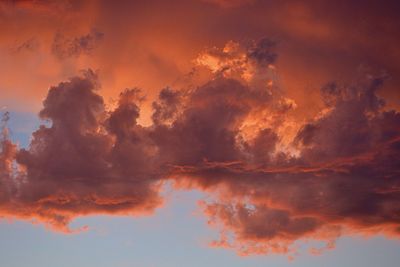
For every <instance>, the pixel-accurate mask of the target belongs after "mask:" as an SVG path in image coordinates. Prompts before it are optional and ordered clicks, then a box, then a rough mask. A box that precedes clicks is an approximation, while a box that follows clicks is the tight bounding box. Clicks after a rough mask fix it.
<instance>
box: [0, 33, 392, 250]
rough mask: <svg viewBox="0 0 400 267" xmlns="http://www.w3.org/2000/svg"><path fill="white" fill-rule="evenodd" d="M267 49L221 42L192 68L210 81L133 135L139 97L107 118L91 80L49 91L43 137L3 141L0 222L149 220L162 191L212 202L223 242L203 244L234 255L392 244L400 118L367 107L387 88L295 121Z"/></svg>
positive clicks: (60, 225)
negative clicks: (191, 193) (346, 242)
mask: <svg viewBox="0 0 400 267" xmlns="http://www.w3.org/2000/svg"><path fill="white" fill-rule="evenodd" d="M274 45H275V44H274V42H272V41H271V40H269V39H262V40H261V41H259V42H251V43H250V44H249V45H244V44H240V43H235V42H229V43H228V44H227V45H226V46H225V47H224V48H223V49H218V48H213V49H212V50H211V51H205V52H204V53H202V54H200V55H199V57H198V60H197V64H198V65H200V67H206V68H208V69H210V70H211V73H212V75H211V77H212V78H211V79H210V80H208V81H206V82H205V83H203V84H201V85H199V86H196V87H189V88H170V87H166V88H164V89H162V90H161V91H160V93H159V97H158V99H157V100H156V101H155V102H154V103H153V105H152V107H153V113H152V117H151V118H152V124H150V125H148V126H143V125H140V124H139V123H138V118H139V116H140V107H139V106H140V102H141V101H142V99H143V97H142V95H141V92H140V90H139V89H137V88H133V89H126V90H124V91H123V92H122V93H121V94H120V96H119V100H118V102H117V103H116V105H115V107H113V108H110V107H108V106H107V105H106V104H105V103H104V100H103V98H102V97H101V96H100V95H99V91H98V90H99V82H98V79H97V75H96V74H95V73H94V72H93V71H91V70H88V71H85V72H84V73H82V74H81V76H77V77H73V78H71V79H70V80H68V81H66V82H61V83H60V84H58V85H57V86H53V87H51V88H50V90H49V92H48V95H47V97H46V99H45V100H44V102H43V109H42V110H41V111H40V114H39V115H40V117H41V118H42V119H44V120H47V121H49V124H47V125H42V126H40V128H39V129H38V130H37V131H35V132H34V133H33V135H32V141H31V144H30V146H29V148H28V149H18V148H17V147H16V146H15V145H14V144H12V143H11V142H10V141H9V139H8V136H7V132H6V127H5V125H4V126H3V127H2V129H3V134H2V137H1V147H0V148H1V149H0V151H1V153H0V174H1V180H0V185H1V190H0V213H1V215H3V216H15V217H19V218H25V219H31V218H36V219H38V220H40V221H41V222H44V223H46V224H48V225H50V226H52V227H54V228H56V229H58V230H61V231H66V232H70V231H72V230H70V229H69V228H68V224H69V222H70V221H71V220H72V219H73V218H74V217H77V216H84V215H88V214H124V215H130V214H132V215H135V214H136V215H139V214H145V213H151V212H152V211H153V210H154V209H155V208H157V207H160V206H161V205H162V202H163V200H162V198H161V196H160V190H161V188H162V185H163V184H164V183H165V182H167V181H173V182H174V185H175V188H179V189H184V188H196V189H199V190H204V191H206V192H209V193H210V194H211V195H212V196H213V197H214V199H213V200H211V201H207V202H204V201H203V202H202V205H201V206H202V207H203V210H204V212H205V214H206V215H207V216H209V222H210V224H215V225H217V226H218V227H220V229H221V238H220V240H216V241H214V242H213V243H212V244H213V245H214V246H222V247H227V248H232V249H235V250H237V251H238V252H239V253H241V254H243V255H249V254H254V253H263V254H264V253H293V252H294V249H295V248H294V243H295V242H296V241H297V240H302V239H315V240H323V241H325V242H326V244H327V246H326V248H331V247H333V246H334V240H335V239H336V238H337V237H338V236H340V235H341V234H349V233H361V234H376V233H386V234H388V235H397V234H398V233H399V224H400V215H399V214H400V213H399V212H400V210H399V207H400V179H399V167H398V166H400V162H399V159H400V157H399V156H400V114H399V113H398V112H397V111H395V110H390V109H388V108H386V106H385V101H384V100H383V99H382V98H380V97H379V96H378V95H377V92H378V91H379V90H380V89H381V87H382V86H383V85H384V82H385V79H386V76H385V75H374V76H371V75H363V77H362V78H360V79H358V80H357V79H356V80H355V81H354V82H353V83H350V84H341V83H339V82H331V83H328V84H327V85H326V86H324V87H322V89H321V98H322V100H323V103H324V105H325V106H324V108H323V110H321V112H320V113H319V114H317V115H316V116H315V118H312V119H311V120H309V121H306V122H304V121H298V120H296V117H295V116H293V113H295V109H296V104H295V103H294V102H293V100H291V99H289V98H287V97H286V96H285V94H284V92H283V90H282V89H281V88H279V86H278V84H277V83H276V82H275V77H276V72H275V66H274V63H275V61H276V58H277V56H276V54H275V52H274ZM6 121H7V118H6V117H5V119H4V120H3V123H6ZM316 251H317V250H314V252H316Z"/></svg>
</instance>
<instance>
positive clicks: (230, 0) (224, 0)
mask: <svg viewBox="0 0 400 267" xmlns="http://www.w3.org/2000/svg"><path fill="white" fill-rule="evenodd" d="M202 1H204V2H208V3H212V4H215V5H218V6H220V7H222V8H235V7H241V6H245V5H250V4H253V3H255V2H256V1H257V0H202Z"/></svg>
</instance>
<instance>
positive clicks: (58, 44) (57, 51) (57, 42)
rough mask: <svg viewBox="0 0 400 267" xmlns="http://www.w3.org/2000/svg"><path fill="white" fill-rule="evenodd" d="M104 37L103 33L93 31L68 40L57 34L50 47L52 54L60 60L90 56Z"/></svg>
mask: <svg viewBox="0 0 400 267" xmlns="http://www.w3.org/2000/svg"><path fill="white" fill-rule="evenodd" d="M103 37H104V33H102V32H99V31H97V30H96V29H93V30H92V31H91V32H89V33H88V34H86V35H82V36H79V37H74V38H69V37H66V36H65V35H63V34H62V33H57V34H56V35H55V37H54V40H53V44H52V46H51V51H52V53H53V54H54V55H55V56H56V57H58V58H60V59H64V58H69V57H79V56H80V55H85V54H86V55H90V54H91V53H92V52H93V50H94V49H96V48H97V46H98V45H99V43H100V42H101V40H102V39H103Z"/></svg>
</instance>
